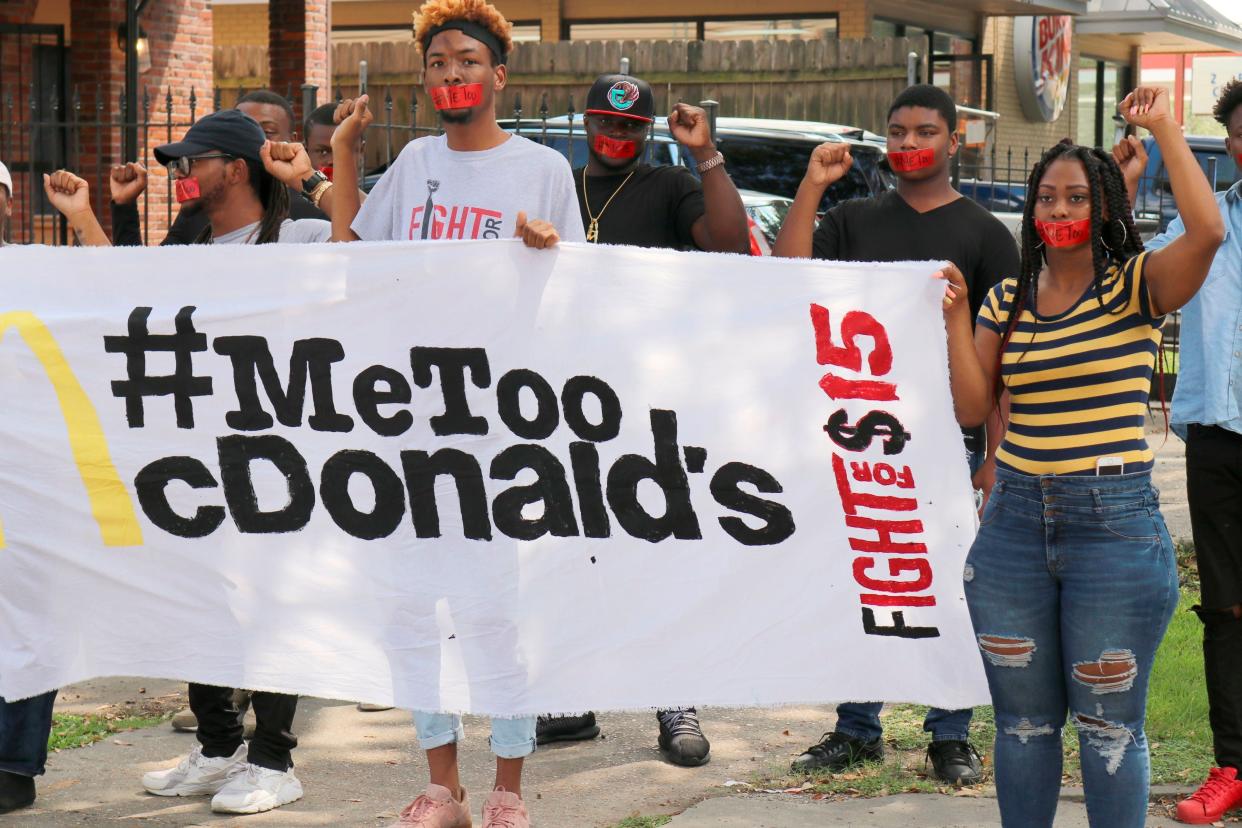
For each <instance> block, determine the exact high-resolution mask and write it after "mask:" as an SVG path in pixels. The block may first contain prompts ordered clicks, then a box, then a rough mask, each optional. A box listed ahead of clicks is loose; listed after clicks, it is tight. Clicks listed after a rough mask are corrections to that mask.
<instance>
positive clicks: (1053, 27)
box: [1013, 14, 1073, 122]
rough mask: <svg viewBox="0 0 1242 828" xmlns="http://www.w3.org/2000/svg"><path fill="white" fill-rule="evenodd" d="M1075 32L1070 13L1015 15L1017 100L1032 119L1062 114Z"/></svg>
mask: <svg viewBox="0 0 1242 828" xmlns="http://www.w3.org/2000/svg"><path fill="white" fill-rule="evenodd" d="M1072 33H1073V18H1071V17H1070V16H1069V15H1064V14H1063V15H1055V16H1046V17H1016V18H1014V22H1013V56H1014V74H1015V76H1016V78H1017V83H1018V100H1019V101H1021V103H1022V111H1023V113H1025V115H1026V117H1027V118H1028V119H1029V120H1032V121H1047V122H1051V121H1055V120H1056V119H1057V118H1060V117H1061V111H1062V110H1063V109H1064V108H1065V102H1066V100H1067V99H1068V98H1069V83H1070V72H1072V71H1073V60H1072V54H1073V52H1072Z"/></svg>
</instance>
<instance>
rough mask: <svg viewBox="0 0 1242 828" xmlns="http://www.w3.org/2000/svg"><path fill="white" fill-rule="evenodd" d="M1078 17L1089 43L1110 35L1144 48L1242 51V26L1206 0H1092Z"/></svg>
mask: <svg viewBox="0 0 1242 828" xmlns="http://www.w3.org/2000/svg"><path fill="white" fill-rule="evenodd" d="M1087 7H1088V8H1087V13H1086V14H1085V15H1082V16H1081V17H1078V18H1077V19H1076V20H1075V21H1074V34H1075V35H1076V36H1078V37H1079V38H1080V40H1079V45H1081V46H1083V47H1084V49H1085V48H1086V46H1087V44H1088V43H1089V40H1088V39H1089V38H1092V37H1094V36H1097V35H1107V36H1108V37H1109V38H1110V40H1112V42H1113V43H1114V45H1115V44H1116V43H1117V41H1118V39H1120V40H1121V41H1122V42H1125V43H1128V44H1129V45H1133V46H1140V47H1142V49H1143V51H1144V52H1216V51H1223V52H1242V26H1239V25H1238V24H1237V23H1235V22H1233V21H1232V20H1230V19H1229V18H1227V17H1225V16H1224V15H1222V14H1221V13H1220V12H1218V11H1216V10H1215V9H1214V8H1212V7H1211V6H1209V5H1208V4H1207V3H1204V2H1201V0H1090V2H1088V4H1087Z"/></svg>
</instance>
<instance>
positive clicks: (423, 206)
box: [270, 0, 586, 828]
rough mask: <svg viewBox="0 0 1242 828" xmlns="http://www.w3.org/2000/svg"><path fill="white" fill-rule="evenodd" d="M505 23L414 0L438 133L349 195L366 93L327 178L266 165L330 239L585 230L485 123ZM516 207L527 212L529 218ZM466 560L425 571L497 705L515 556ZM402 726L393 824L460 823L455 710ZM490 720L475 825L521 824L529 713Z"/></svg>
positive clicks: (462, 798) (425, 714) (404, 633)
mask: <svg viewBox="0 0 1242 828" xmlns="http://www.w3.org/2000/svg"><path fill="white" fill-rule="evenodd" d="M509 30H510V25H509V23H508V21H506V20H505V19H504V17H503V16H502V15H501V14H500V12H498V11H497V10H496V9H495V8H494V7H493V6H491V5H489V4H488V3H485V2H482V0H429V2H425V3H423V5H422V6H421V7H420V8H419V10H418V13H417V15H416V16H415V25H414V37H415V40H416V41H417V43H418V45H419V48H420V49H421V51H422V53H423V65H424V72H423V84H424V87H425V89H426V92H427V95H428V97H429V98H430V99H431V101H432V103H433V105H434V106H435V107H436V109H437V111H439V113H440V118H441V120H442V121H443V122H444V134H443V135H437V136H427V137H424V138H419V139H418V140H416V141H411V142H410V143H409V144H407V145H406V146H405V148H404V149H403V150H402V151H401V154H400V155H399V156H398V157H397V159H396V161H395V162H393V164H392V166H391V167H390V168H389V169H388V171H387V172H386V173H385V174H384V176H383V178H381V179H380V181H379V182H378V183H377V184H376V186H375V189H374V190H372V191H371V194H370V195H369V196H368V197H367V198H366V201H365V202H364V203H361V205H360V203H359V202H360V201H361V197H360V195H359V193H358V187H357V183H358V182H357V170H358V164H357V156H356V150H355V147H356V145H357V140H358V137H359V136H360V135H361V134H362V132H363V130H364V129H365V128H366V126H367V124H368V123H369V121H370V117H371V116H370V113H369V112H368V110H367V106H366V103H367V98H366V96H365V95H363V96H360V97H359V98H358V99H357V100H356V101H344V102H343V103H342V104H341V105H340V106H339V107H338V109H337V113H336V116H337V117H336V120H337V122H338V123H339V126H338V127H337V130H336V132H335V133H334V134H333V136H332V166H333V181H332V182H327V181H326V180H325V179H323V178H322V177H321V176H320V174H318V173H314V172H313V170H312V169H311V163H310V158H309V156H307V155H306V153H305V152H304V151H302V150H301V148H298V147H293V146H289V145H286V146H284V147H281V148H279V149H277V150H275V151H273V153H272V157H273V158H274V159H275V158H280V159H282V160H281V161H280V162H279V163H277V164H275V165H274V166H273V167H271V168H270V169H272V170H273V173H274V174H276V175H278V176H280V177H281V178H282V180H284V181H285V182H286V183H287V184H289V185H290V186H298V187H301V189H302V190H303V192H307V193H310V194H311V195H312V197H313V198H315V199H316V200H317V201H318V204H319V206H320V208H321V209H323V210H324V211H325V212H326V213H328V215H329V216H330V217H331V218H332V229H333V232H332V236H333V238H334V239H337V240H341V241H352V240H356V239H362V240H365V241H387V240H400V241H406V240H409V241H422V240H428V241H430V240H437V239H455V240H456V239H502V238H511V237H513V236H520V237H521V238H522V240H523V242H524V243H525V244H526V245H527V246H529V247H535V248H541V249H542V248H547V247H551V246H553V245H555V244H556V243H557V242H558V241H559V240H560V239H562V238H563V239H565V240H566V241H578V242H581V241H586V234H585V233H584V232H583V229H582V219H581V217H580V216H579V211H578V197H577V195H576V193H575V191H574V185H573V178H572V175H571V173H570V169H569V165H568V163H567V162H566V161H565V159H564V158H563V157H561V155H560V154H559V153H557V152H556V151H555V150H552V149H549V148H547V147H544V146H541V145H539V144H537V143H535V142H533V141H530V140H527V139H526V138H523V137H521V136H518V135H510V134H509V133H507V132H505V131H504V130H502V129H501V128H500V126H499V125H498V124H497V123H496V113H495V100H496V96H497V94H498V93H500V92H501V90H503V89H504V86H505V80H506V73H507V69H506V67H505V59H506V57H507V55H508V52H509V49H510V48H511V47H512V40H511V39H510V37H509ZM286 158H287V159H288V160H283V159H286ZM528 215H530V216H532V217H538V218H532V219H530V220H528V219H527V216H528ZM467 277H468V274H462V278H463V279H465V278H467ZM437 488H438V487H437ZM452 489H453V487H452V485H451V484H449V485H448V487H447V489H446V490H445V496H449V497H451V496H453V495H452V494H451V492H452ZM451 533H452V532H451V530H450V531H449V532H445V536H451ZM462 543H465V541H464V540H463V541H462ZM484 557H487V556H484ZM480 560H481V559H480ZM474 561H475V558H473V557H472V556H469V555H463V556H461V558H460V560H457V561H455V562H453V564H452V565H451V566H447V567H445V568H443V569H441V570H440V572H441V574H440V575H429V576H428V577H429V578H430V579H431V581H432V582H434V583H436V587H437V589H441V590H443V592H442V595H443V596H444V599H445V600H446V602H447V604H448V605H449V606H450V607H451V608H452V611H451V612H452V616H453V626H454V630H455V637H456V640H457V642H458V643H459V644H460V646H461V648H462V655H463V658H464V659H465V662H466V670H467V672H468V673H470V674H471V675H472V676H478V677H479V678H478V679H477V682H478V683H477V684H476V685H473V686H472V688H471V690H472V695H473V700H474V702H475V703H476V704H477V705H478V706H480V707H482V708H487V707H493V708H500V707H503V706H506V705H508V704H509V703H510V702H511V701H512V699H511V698H508V697H507V696H506V695H505V694H506V693H508V692H509V690H508V688H510V687H511V686H512V684H511V683H510V681H509V680H508V679H507V678H505V677H506V676H512V675H514V674H516V673H517V672H519V671H521V670H523V669H524V668H523V667H522V665H521V658H520V653H519V652H518V643H517V637H516V627H515V626H514V625H513V624H512V621H511V617H510V608H509V606H508V605H507V604H506V601H508V600H509V599H508V598H507V597H506V595H511V594H513V592H514V591H513V590H512V589H511V586H512V580H515V579H516V577H517V571H516V563H506V562H501V561H495V560H490V559H489V560H488V561H487V562H486V564H484V563H481V562H480V563H477V564H476V563H475V562H474ZM489 579H490V583H493V584H496V585H497V589H496V597H495V598H494V599H493V600H487V601H480V600H479V599H478V598H477V597H476V596H477V594H478V593H479V592H481V591H484V590H485V589H486V587H485V584H486V583H488V582H489ZM415 611H418V612H422V611H423V608H418V609H412V610H411V612H415ZM431 626H434V625H429V627H428V629H430V627H431ZM393 630H394V633H393V635H394V636H395V638H396V639H397V640H394V641H393V643H392V649H393V651H394V652H400V651H410V652H416V651H419V647H420V646H422V642H421V638H420V637H421V636H422V635H424V633H426V630H425V629H423V628H421V627H420V628H419V629H413V628H411V627H409V626H408V625H403V624H401V623H395V624H394V626H393ZM420 630H421V631H420ZM497 630H502V631H505V632H503V633H501V634H496V631H497ZM412 639H420V640H418V641H413V643H412ZM426 646H427V647H432V646H434V647H438V646H439V644H438V641H437V643H434V644H433V643H431V642H427V644H426ZM421 667H422V669H425V664H422V665H421ZM497 676H500V677H501V678H500V679H499V680H498V679H497V678H496V677H497ZM397 689H398V695H401V693H400V688H397ZM414 724H415V726H416V727H417V729H418V740H419V745H420V746H421V747H422V748H423V750H425V751H426V752H427V765H428V769H429V771H430V775H431V782H430V784H429V785H428V786H427V788H426V790H425V791H423V793H422V794H420V795H419V796H418V798H416V799H415V800H414V801H413V802H411V803H410V804H409V805H408V806H406V808H405V809H404V810H403V811H402V812H401V817H400V821H399V822H397V823H396V824H397V825H400V826H419V828H470V826H471V819H470V806H469V804H468V802H467V799H466V791H465V789H464V788H463V787H462V785H461V778H460V775H459V771H458V765H457V743H458V742H459V741H460V740H461V739H462V738H464V735H465V734H464V730H463V729H462V724H461V717H460V716H457V715H453V714H450V713H443V712H438V711H421V710H416V711H414ZM491 731H492V732H491V747H492V752H493V753H495V755H496V777H495V783H494V787H493V790H492V792H491V793H490V795H489V796H488V797H487V800H486V802H485V803H484V806H483V825H484V828H501V826H504V828H529V825H530V818H529V816H528V815H527V812H526V805H525V804H524V802H523V801H522V798H521V793H522V788H521V785H522V764H523V761H524V760H525V758H526V757H527V756H528V755H530V753H531V752H532V751H534V749H535V717H534V716H530V717H521V718H504V719H502V718H495V719H492V722H491Z"/></svg>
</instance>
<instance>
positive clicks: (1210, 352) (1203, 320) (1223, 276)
mask: <svg viewBox="0 0 1242 828" xmlns="http://www.w3.org/2000/svg"><path fill="white" fill-rule="evenodd" d="M1216 203H1217V204H1218V205H1219V206H1220V214H1221V217H1222V218H1223V219H1224V220H1225V240H1224V242H1222V243H1221V246H1220V249H1219V250H1217V251H1216V258H1215V259H1213V260H1212V267H1211V269H1210V270H1209V271H1208V275H1207V279H1206V280H1205V281H1204V282H1203V287H1201V288H1199V292H1198V293H1196V294H1195V296H1194V298H1193V299H1191V300H1190V301H1189V302H1187V303H1186V306H1185V307H1183V308H1182V331H1181V347H1180V366H1179V369H1178V376H1177V388H1176V389H1174V391H1173V415H1172V418H1171V424H1172V426H1173V431H1174V432H1175V433H1176V434H1177V436H1178V437H1181V438H1182V439H1183V440H1185V439H1186V426H1188V425H1189V424H1190V423H1199V424H1201V425H1214V426H1220V427H1221V428H1227V429H1229V430H1230V431H1233V432H1236V433H1238V434H1242V179H1240V180H1238V181H1236V182H1234V185H1233V186H1232V187H1230V188H1229V189H1228V190H1226V191H1225V192H1223V193H1220V194H1219V195H1217V196H1216ZM1184 232H1186V226H1185V225H1184V224H1182V217H1181V216H1180V215H1179V216H1178V217H1177V218H1175V219H1173V221H1172V222H1171V223H1170V224H1169V228H1168V229H1167V230H1165V231H1164V232H1163V233H1161V234H1160V235H1159V236H1157V237H1156V238H1154V239H1152V240H1151V241H1149V242H1147V244H1146V247H1147V249H1148V250H1158V249H1160V248H1161V247H1164V246H1165V245H1166V244H1168V243H1169V242H1171V241H1173V239H1175V238H1177V237H1178V236H1180V235H1181V234H1182V233H1184Z"/></svg>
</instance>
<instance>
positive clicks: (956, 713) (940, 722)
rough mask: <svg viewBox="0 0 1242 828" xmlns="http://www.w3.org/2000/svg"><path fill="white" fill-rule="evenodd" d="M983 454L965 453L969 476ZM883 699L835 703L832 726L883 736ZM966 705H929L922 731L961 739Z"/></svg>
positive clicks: (966, 726) (869, 738) (868, 738)
mask: <svg viewBox="0 0 1242 828" xmlns="http://www.w3.org/2000/svg"><path fill="white" fill-rule="evenodd" d="M983 460H984V453H983V452H982V451H970V452H967V454H966V462H967V464H968V465H969V466H970V475H971V477H974V474H975V472H977V471H979V467H980V466H981V465H983ZM883 707H884V703H883V702H846V703H845V704H839V705H837V724H836V726H835V727H834V728H833V729H834V730H835V731H836V732H837V733H842V734H844V735H846V736H853V737H854V738H855V739H862V740H863V741H864V742H873V741H875V740H876V739H878V738H880V737H881V736H882V735H884V729H883V728H882V727H881V726H880V710H881V709H882V708H883ZM972 712H973V711H971V709H970V708H966V709H965V710H941V709H940V708H939V707H933V708H931V709H930V710H928V711H927V716H925V717H924V718H923V730H925V731H926V732H928V733H930V734H931V735H932V741H933V742H965V741H966V736H967V733H968V731H969V730H970V717H971V713H972Z"/></svg>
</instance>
